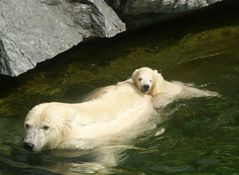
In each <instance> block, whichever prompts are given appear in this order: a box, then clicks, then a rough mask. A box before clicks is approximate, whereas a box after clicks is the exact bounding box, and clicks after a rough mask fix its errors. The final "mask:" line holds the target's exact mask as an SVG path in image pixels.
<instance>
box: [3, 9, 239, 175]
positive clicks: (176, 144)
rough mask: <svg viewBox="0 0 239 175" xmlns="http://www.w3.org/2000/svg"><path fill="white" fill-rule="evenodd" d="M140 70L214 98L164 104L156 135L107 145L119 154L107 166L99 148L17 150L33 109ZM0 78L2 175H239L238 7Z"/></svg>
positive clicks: (80, 49)
mask: <svg viewBox="0 0 239 175" xmlns="http://www.w3.org/2000/svg"><path fill="white" fill-rule="evenodd" d="M141 66H149V67H152V68H154V69H158V70H160V71H161V72H162V75H163V76H164V78H165V79H167V80H177V81H182V82H186V83H193V84H195V85H196V86H197V87H198V88H201V89H208V90H212V91H216V92H218V93H219V94H220V95H221V96H220V97H215V98H196V99H187V100H179V101H176V102H174V103H172V104H170V105H169V106H167V107H166V108H164V109H163V111H161V113H160V116H158V117H159V118H160V117H162V118H164V119H165V120H164V122H162V123H159V124H158V125H157V127H156V129H153V130H150V131H149V132H147V133H145V134H143V135H141V136H139V137H138V138H136V139H135V140H133V141H132V145H127V146H125V147H124V149H122V150H120V151H119V150H117V151H115V150H114V151H112V150H113V149H115V148H106V149H105V152H104V153H105V154H106V153H107V152H111V151H112V152H114V154H115V155H117V157H118V159H119V160H118V161H117V163H116V164H115V165H114V166H107V165H106V166H105V167H102V165H101V164H98V161H97V156H98V157H101V155H98V153H97V154H96V152H97V151H96V150H91V151H63V150H52V151H44V152H42V153H34V154H33V153H28V152H26V151H25V150H24V149H23V148H22V139H23V137H24V128H23V121H24V119H25V116H26V114H27V112H28V111H29V110H30V109H31V108H32V107H33V106H34V105H36V104H39V103H42V102H48V101H62V102H80V101H81V100H82V98H83V97H84V96H85V95H86V94H87V93H88V92H90V91H92V90H94V89H96V88H98V87H101V86H105V85H110V84H114V83H116V82H118V81H123V80H125V79H127V78H128V77H129V76H130V75H131V73H132V72H133V70H135V69H136V68H138V67H141ZM0 82H1V85H0V87H1V91H0V130H1V132H0V174H4V175H15V174H92V173H95V174H122V175H123V174H124V175H128V174H155V175H158V174H184V175H186V174H190V175H191V174H196V175H199V174H203V175H204V174H205V175H209V174H210V175H212V174H215V175H218V174H219V175H224V174H225V175H231V174H235V175H236V174H239V167H238V164H239V148H238V145H239V137H238V135H239V108H238V106H239V93H238V89H239V7H238V6H234V7H232V6H231V7H230V8H229V7H228V8H223V9H222V10H217V11H215V12H214V13H213V14H210V13H207V14H205V13H204V12H198V13H196V14H195V15H193V16H190V17H189V16H186V17H181V18H180V19H177V20H175V21H171V22H167V23H162V24H160V25H154V26H152V27H148V28H144V29H142V30H139V31H137V32H135V31H132V32H130V33H128V34H123V35H120V36H119V37H117V38H114V39H110V40H105V39H102V40H99V41H95V42H87V43H84V44H81V45H79V46H77V47H75V48H73V49H72V50H71V51H68V52H66V53H63V54H61V55H59V56H58V57H57V58H54V59H53V60H50V61H47V62H45V63H42V64H39V65H38V67H37V69H35V70H32V71H29V72H27V73H25V74H23V75H21V76H20V77H18V78H7V77H1V81H0ZM162 128H164V129H165V132H164V133H163V134H162V135H158V134H157V133H158V132H159V131H161V129H162Z"/></svg>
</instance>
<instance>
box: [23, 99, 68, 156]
mask: <svg viewBox="0 0 239 175" xmlns="http://www.w3.org/2000/svg"><path fill="white" fill-rule="evenodd" d="M62 114H64V112H63V113H62V111H61V108H59V107H58V108H57V107H56V105H54V104H50V103H44V104H40V105H37V106H35V107H34V108H33V109H32V110H30V111H29V113H28V114H27V116H26V119H25V122H24V127H25V138H24V141H23V147H24V148H25V149H26V150H28V151H32V152H38V151H41V150H43V149H52V148H55V147H57V145H58V144H59V143H60V142H61V141H62V140H61V139H62V138H63V135H64V130H63V127H64V126H63V125H64V123H65V122H64V120H63V119H64V117H62ZM64 129H66V128H64Z"/></svg>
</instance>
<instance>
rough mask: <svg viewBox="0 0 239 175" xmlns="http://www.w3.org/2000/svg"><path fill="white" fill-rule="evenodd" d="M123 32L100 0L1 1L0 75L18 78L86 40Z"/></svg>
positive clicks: (114, 17) (111, 12)
mask: <svg viewBox="0 0 239 175" xmlns="http://www.w3.org/2000/svg"><path fill="white" fill-rule="evenodd" d="M122 31H125V24H124V23H123V22H122V21H121V20H120V19H119V18H118V16H117V14H116V13H115V12H114V11H113V10H112V9H111V7H109V6H108V5H107V4H106V3H105V2H104V1H103V0H1V1H0V74H4V75H10V76H17V75H19V74H21V73H24V72H26V71H27V70H29V69H32V68H34V67H35V66H36V64H37V63H39V62H42V61H44V60H47V59H50V58H52V57H54V56H56V55H58V54H59V53H61V52H64V51H66V50H68V49H70V48H71V47H73V46H74V45H77V44H78V43H80V42H81V41H83V40H85V39H89V38H96V37H113V36H115V35H116V34H117V33H120V32H122Z"/></svg>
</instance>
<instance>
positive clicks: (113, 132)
mask: <svg viewBox="0 0 239 175" xmlns="http://www.w3.org/2000/svg"><path fill="white" fill-rule="evenodd" d="M93 97H94V99H92V100H89V101H86V102H83V103H76V104H68V103H58V102H52V103H43V104H40V105H37V106H35V107H34V108H33V109H32V110H30V111H29V113H28V114H27V117H26V119H25V129H26V136H25V138H24V143H23V146H24V147H25V148H26V149H27V150H29V151H33V152H38V151H41V150H43V149H53V148H81V149H85V148H87V147H89V144H88V145H87V143H88V142H89V141H90V145H91V144H92V143H93V142H94V140H110V139H113V138H118V137H120V136H121V135H122V133H125V132H123V131H127V130H129V129H131V128H132V127H133V126H136V125H137V124H140V123H142V122H143V121H145V120H146V119H147V118H149V116H151V115H152V114H153V113H154V109H153V106H152V102H151V101H152V97H151V96H148V95H145V94H143V93H141V92H140V91H139V90H138V89H137V87H136V86H135V85H134V84H133V83H130V82H125V83H121V84H118V85H113V86H108V87H106V88H104V91H101V90H99V91H98V93H96V94H95V95H93ZM91 146H92V145H91Z"/></svg>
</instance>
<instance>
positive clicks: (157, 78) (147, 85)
mask: <svg viewBox="0 0 239 175" xmlns="http://www.w3.org/2000/svg"><path fill="white" fill-rule="evenodd" d="M131 79H132V80H133V82H134V84H135V85H136V86H137V87H138V89H139V90H140V91H141V92H143V93H145V94H149V95H154V94H155V93H156V91H157V88H158V87H159V86H160V85H161V84H162V83H163V81H164V79H163V77H162V75H161V74H160V73H158V71H157V70H152V69H151V68H149V67H142V68H139V69H136V70H135V71H134V73H133V74H132V76H131Z"/></svg>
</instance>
